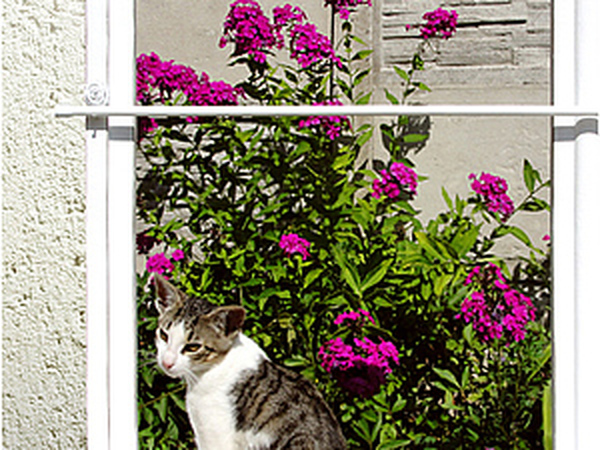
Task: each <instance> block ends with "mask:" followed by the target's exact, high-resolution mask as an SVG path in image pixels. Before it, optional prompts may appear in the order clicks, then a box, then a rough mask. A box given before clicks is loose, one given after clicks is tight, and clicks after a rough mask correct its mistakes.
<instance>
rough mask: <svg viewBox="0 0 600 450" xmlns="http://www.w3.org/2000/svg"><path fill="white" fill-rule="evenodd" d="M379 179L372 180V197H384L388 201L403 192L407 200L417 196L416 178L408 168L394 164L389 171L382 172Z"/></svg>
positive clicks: (400, 164) (414, 173) (398, 163)
mask: <svg viewBox="0 0 600 450" xmlns="http://www.w3.org/2000/svg"><path fill="white" fill-rule="evenodd" d="M380 173H381V179H375V180H373V194H372V195H373V197H375V198H381V196H383V195H385V196H387V197H388V198H390V199H395V198H398V197H400V195H401V194H402V193H403V192H404V193H406V194H407V195H408V196H409V198H412V197H414V196H415V195H417V184H418V176H417V174H416V172H415V171H414V170H413V169H411V168H410V167H408V166H406V165H404V164H403V163H400V162H394V163H392V165H391V166H390V170H389V171H388V170H385V169H384V170H382V171H381V172H380Z"/></svg>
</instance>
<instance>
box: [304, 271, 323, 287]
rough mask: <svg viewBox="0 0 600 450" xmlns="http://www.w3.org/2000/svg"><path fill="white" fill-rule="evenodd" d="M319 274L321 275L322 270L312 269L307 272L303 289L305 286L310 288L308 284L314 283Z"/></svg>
mask: <svg viewBox="0 0 600 450" xmlns="http://www.w3.org/2000/svg"><path fill="white" fill-rule="evenodd" d="M321 273H323V269H314V270H311V271H310V272H308V274H307V275H306V278H305V279H304V287H305V288H306V287H307V286H310V284H311V283H312V282H313V281H315V280H316V279H317V278H318V277H319V275H321Z"/></svg>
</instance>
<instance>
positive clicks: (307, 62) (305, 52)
mask: <svg viewBox="0 0 600 450" xmlns="http://www.w3.org/2000/svg"><path fill="white" fill-rule="evenodd" d="M289 36H290V48H291V54H290V56H291V57H292V58H293V59H295V60H296V61H298V63H299V64H300V66H301V67H302V68H307V67H309V66H311V65H313V64H316V63H319V62H322V61H325V62H329V61H333V62H334V63H335V64H336V65H337V66H338V67H341V66H342V61H341V60H340V58H338V57H337V56H336V54H335V50H334V49H333V45H331V41H330V40H329V38H328V37H327V36H325V35H324V34H321V33H319V32H318V31H317V27H316V26H315V25H313V24H312V23H295V24H294V25H293V26H292V27H291V29H290V32H289Z"/></svg>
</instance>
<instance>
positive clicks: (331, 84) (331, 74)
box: [329, 3, 336, 101]
mask: <svg viewBox="0 0 600 450" xmlns="http://www.w3.org/2000/svg"><path fill="white" fill-rule="evenodd" d="M335 12H336V11H335V5H334V4H333V3H332V4H331V30H330V33H331V37H330V41H331V46H332V48H333V43H334V42H335ZM334 64H335V63H334V61H333V58H331V61H330V62H329V77H330V78H329V100H331V101H333V89H334V87H335V83H334V80H335V77H334V70H335V66H334Z"/></svg>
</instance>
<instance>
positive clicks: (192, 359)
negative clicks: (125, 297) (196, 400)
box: [154, 274, 246, 381]
mask: <svg viewBox="0 0 600 450" xmlns="http://www.w3.org/2000/svg"><path fill="white" fill-rule="evenodd" d="M154 286H155V289H156V297H157V298H156V302H155V305H156V309H157V310H158V313H159V317H158V327H157V329H156V347H157V360H158V365H159V366H160V367H161V369H162V370H163V371H164V372H165V373H166V374H167V375H169V376H171V377H174V378H185V379H186V380H188V381H193V380H195V379H196V377H197V376H198V375H200V374H202V373H203V372H206V371H207V370H209V369H210V368H211V367H213V366H214V365H216V364H218V363H219V362H220V361H221V360H222V359H223V357H224V356H225V355H226V354H227V352H228V351H229V350H230V349H231V347H232V345H233V344H234V342H235V340H236V337H237V336H238V334H239V333H240V330H241V328H242V325H243V323H244V318H245V315H246V314H245V311H244V309H243V308H242V307H241V306H221V307H217V306H215V305H212V304H210V303H208V302H207V301H205V300H203V299H200V298H196V297H188V296H187V295H185V294H184V293H183V292H181V291H180V290H179V289H177V288H176V287H175V286H173V285H172V284H171V283H169V282H168V281H167V280H165V279H164V278H163V277H162V276H160V275H158V274H157V275H155V276H154Z"/></svg>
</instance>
